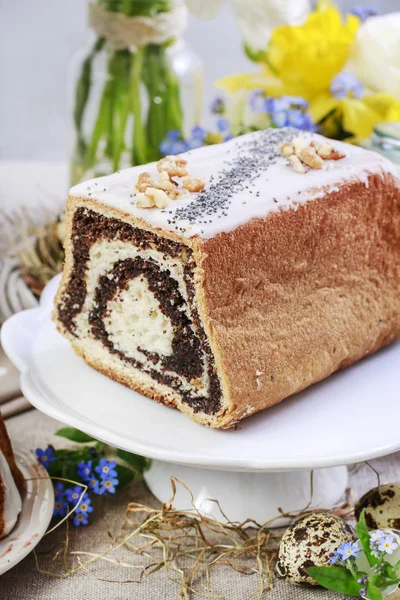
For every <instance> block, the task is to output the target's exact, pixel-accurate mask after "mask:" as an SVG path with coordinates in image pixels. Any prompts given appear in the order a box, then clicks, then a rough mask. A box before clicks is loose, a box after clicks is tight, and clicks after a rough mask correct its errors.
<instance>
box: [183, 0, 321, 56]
mask: <svg viewBox="0 0 400 600" xmlns="http://www.w3.org/2000/svg"><path fill="white" fill-rule="evenodd" d="M186 2H187V5H188V7H189V9H190V10H191V11H192V12H193V14H195V15H196V16H197V17H199V18H201V19H212V18H214V17H215V16H216V15H217V13H218V12H219V10H220V8H221V6H222V4H223V3H224V0H186ZM228 2H229V4H230V7H231V9H232V12H233V14H234V16H235V18H236V19H237V22H238V26H239V29H240V32H241V34H242V37H243V41H244V42H245V43H246V44H247V45H248V46H250V48H251V49H252V50H255V51H257V50H264V49H265V48H266V46H267V43H268V41H269V38H270V37H271V33H272V30H273V29H274V28H275V27H278V26H279V25H285V24H289V25H301V24H302V23H304V21H305V20H306V19H307V17H308V14H309V12H310V10H311V0H228Z"/></svg>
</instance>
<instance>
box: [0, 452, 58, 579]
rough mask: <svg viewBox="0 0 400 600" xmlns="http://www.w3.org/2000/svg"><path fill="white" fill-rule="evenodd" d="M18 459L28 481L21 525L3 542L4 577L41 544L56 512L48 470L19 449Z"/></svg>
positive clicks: (0, 562)
mask: <svg viewBox="0 0 400 600" xmlns="http://www.w3.org/2000/svg"><path fill="white" fill-rule="evenodd" d="M15 458H16V461H17V464H18V467H19V468H20V470H21V472H22V474H23V476H24V478H25V480H26V481H25V485H24V488H23V490H22V511H21V514H20V515H19V519H18V522H17V525H16V526H15V528H14V529H13V530H12V532H11V533H10V534H9V535H8V536H7V537H6V538H4V539H3V540H0V575H2V574H3V573H5V572H6V571H8V570H9V569H11V568H12V567H15V565H16V564H18V563H19V562H20V561H21V560H22V559H23V558H25V556H27V555H28V554H29V552H31V551H32V550H33V549H34V547H35V546H36V545H37V544H38V543H39V542H40V540H41V539H42V537H43V536H44V534H45V533H46V530H47V528H48V526H49V523H50V521H51V518H52V516H53V510H54V491H53V485H52V483H51V480H50V479H49V476H48V474H47V471H46V469H45V468H44V467H43V466H42V465H40V464H39V463H38V462H37V460H36V457H35V456H34V455H33V454H31V453H30V452H23V451H21V450H16V451H15Z"/></svg>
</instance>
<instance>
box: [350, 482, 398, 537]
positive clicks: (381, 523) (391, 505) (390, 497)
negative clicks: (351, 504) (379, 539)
mask: <svg viewBox="0 0 400 600" xmlns="http://www.w3.org/2000/svg"><path fill="white" fill-rule="evenodd" d="M364 508H365V520H366V522H367V525H368V527H369V528H370V529H385V528H386V529H387V528H390V529H400V483H387V484H386V485H381V486H380V487H376V488H374V489H372V490H370V491H369V492H367V493H366V494H365V495H364V496H363V497H362V498H360V500H359V501H358V502H357V504H356V507H355V515H356V518H357V519H358V518H359V516H360V514H361V511H362V510H363V509H364Z"/></svg>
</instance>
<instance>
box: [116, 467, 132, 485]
mask: <svg viewBox="0 0 400 600" xmlns="http://www.w3.org/2000/svg"><path fill="white" fill-rule="evenodd" d="M116 471H117V473H118V481H119V484H118V490H121V489H122V488H124V487H126V486H127V485H128V484H129V483H130V482H131V481H133V479H134V478H135V472H134V471H132V469H129V468H128V467H124V466H122V465H117V466H116Z"/></svg>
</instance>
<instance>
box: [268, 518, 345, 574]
mask: <svg viewBox="0 0 400 600" xmlns="http://www.w3.org/2000/svg"><path fill="white" fill-rule="evenodd" d="M352 540H353V533H352V530H351V528H350V526H349V525H348V524H347V523H346V522H345V521H343V519H341V518H340V517H337V516H335V515H331V514H329V513H323V512H320V513H311V514H309V515H306V516H305V517H302V518H301V519H300V520H299V521H296V522H295V523H294V524H293V525H292V526H291V527H289V529H287V531H286V532H285V534H284V535H283V538H282V540H281V543H280V546H279V562H278V564H277V570H278V573H279V574H281V575H282V576H283V577H286V578H287V580H288V581H290V582H291V583H300V584H309V585H318V584H317V582H316V581H314V580H313V579H312V578H311V577H310V576H309V575H308V574H307V569H308V568H309V567H314V566H315V567H325V566H328V565H329V558H330V555H331V554H332V553H333V552H334V551H335V550H337V548H338V547H339V546H341V545H342V544H344V543H345V542H349V541H352Z"/></svg>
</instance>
